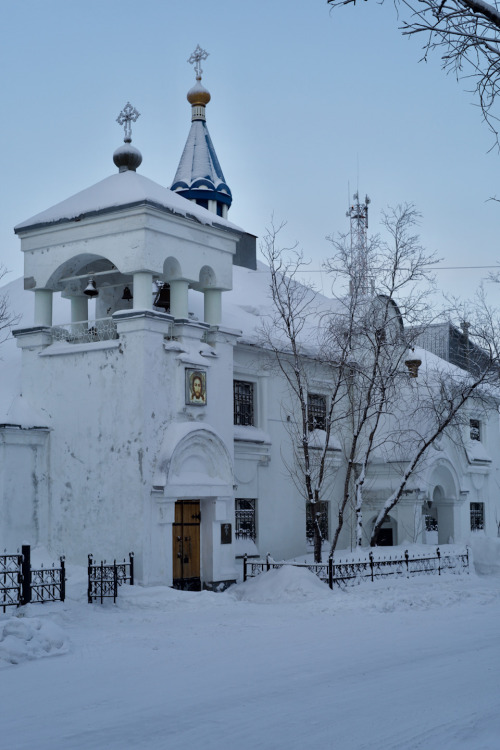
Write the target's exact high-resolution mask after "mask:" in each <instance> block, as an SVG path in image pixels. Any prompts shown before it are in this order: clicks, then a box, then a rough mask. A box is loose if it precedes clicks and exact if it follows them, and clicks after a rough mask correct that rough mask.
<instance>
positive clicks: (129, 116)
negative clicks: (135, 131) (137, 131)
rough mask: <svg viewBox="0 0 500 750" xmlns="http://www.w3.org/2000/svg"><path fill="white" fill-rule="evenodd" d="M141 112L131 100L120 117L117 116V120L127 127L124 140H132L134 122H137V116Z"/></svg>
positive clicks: (119, 123)
mask: <svg viewBox="0 0 500 750" xmlns="http://www.w3.org/2000/svg"><path fill="white" fill-rule="evenodd" d="M140 116H141V115H140V112H138V111H137V110H136V108H135V107H133V106H132V105H131V104H130V102H127V103H126V105H125V106H124V108H123V109H122V111H121V112H120V114H119V115H118V117H117V118H116V122H117V123H118V125H123V127H124V128H125V138H124V139H123V140H124V141H129V142H130V141H131V140H132V125H131V123H132V122H136V120H137V118H138V117H140Z"/></svg>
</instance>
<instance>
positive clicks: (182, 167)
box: [170, 120, 232, 206]
mask: <svg viewBox="0 0 500 750" xmlns="http://www.w3.org/2000/svg"><path fill="white" fill-rule="evenodd" d="M170 189H171V190H176V191H180V192H181V193H182V195H184V196H185V197H186V198H200V197H204V198H206V199H207V200H209V199H210V200H218V201H221V202H222V203H226V204H227V205H228V206H230V205H231V202H232V196H231V191H230V189H229V186H228V185H227V183H226V180H225V178H224V175H223V173H222V169H221V166H220V164H219V160H218V158H217V154H216V153H215V149H214V146H213V143H212V139H211V138H210V133H209V132H208V128H207V124H206V122H205V120H194V121H193V122H192V123H191V129H190V131H189V135H188V138H187V141H186V145H185V146H184V151H183V152H182V156H181V160H180V162H179V166H178V167H177V172H176V173H175V177H174V181H173V182H172V185H171V188H170ZM200 191H203V192H201V193H200Z"/></svg>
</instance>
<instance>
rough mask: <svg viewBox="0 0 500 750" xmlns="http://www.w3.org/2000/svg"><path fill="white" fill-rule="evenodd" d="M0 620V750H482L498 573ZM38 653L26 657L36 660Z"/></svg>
mask: <svg viewBox="0 0 500 750" xmlns="http://www.w3.org/2000/svg"><path fill="white" fill-rule="evenodd" d="M69 574H70V575H69V581H68V598H67V600H66V602H65V603H64V604H62V603H56V604H49V605H29V606H28V607H24V608H23V609H22V610H17V611H14V610H11V611H8V612H7V613H6V614H5V615H1V614H0V707H1V709H0V710H1V716H2V719H1V724H0V748H1V750H22V749H23V748H30V750H31V749H33V748H35V749H36V750H59V749H61V750H62V749H64V750H73V749H74V750H76V749H78V750H81V749H82V748H85V749H87V748H103V749H106V750H127V749H128V748H130V749H135V748H141V750H142V749H144V750H146V749H147V750H153V749H154V750H157V749H161V748H168V749H169V750H184V749H185V750H187V749H188V748H189V749H190V750H191V748H198V747H199V748H203V749H204V750H212V749H214V750H215V748H217V750H229V749H230V750H233V749H234V750H237V749H239V750H257V749H258V748H262V749H265V750H267V749H268V748H269V749H271V748H272V749H273V750H276V749H277V750H280V749H281V748H283V750H299V749H300V750H304V749H307V750H308V749H309V748H317V749H318V750H324V749H326V748H328V749H330V748H336V749H337V748H338V749H340V750H358V749H359V750H361V748H367V749H368V748H370V750H382V749H383V750H391V749H394V750H404V749H405V748H422V749H424V748H425V749H426V750H427V749H429V750H434V749H436V750H437V749H438V748H439V750H447V749H448V748H453V750H462V749H465V748H467V749H469V748H470V749H471V750H472V749H473V750H486V749H488V750H493V749H495V750H497V748H498V747H499V746H500V710H499V702H500V701H499V699H500V689H499V685H500V680H499V675H498V672H499V667H500V637H499V629H500V575H498V573H497V574H492V575H491V574H490V575H488V576H479V575H476V574H475V573H471V574H470V575H468V576H467V575H463V576H453V575H450V576H448V577H444V576H443V577H441V578H438V577H434V576H433V577H421V578H415V579H412V580H410V581H407V580H405V579H404V580H398V581H393V582H390V583H387V582H384V583H374V584H372V583H366V584H364V585H362V586H359V587H357V588H354V589H350V590H349V591H348V592H342V591H339V590H338V589H337V590H334V591H333V592H331V591H330V590H329V589H328V587H327V586H326V585H325V584H323V583H321V582H320V581H319V580H318V579H317V578H316V577H315V576H314V575H313V574H312V573H310V572H309V571H307V570H304V569H297V568H295V569H291V568H286V569H281V570H276V571H270V572H269V573H266V574H263V575H262V576H261V577H260V578H259V579H255V580H253V581H249V582H247V583H246V584H240V585H238V586H235V587H233V588H232V589H230V590H229V591H228V592H226V593H224V594H213V593H208V592H202V593H189V592H178V591H174V590H172V589H169V588H166V587H165V588H159V587H158V588H148V589H146V588H142V587H139V586H135V587H123V588H122V589H121V590H120V595H119V599H118V601H117V604H116V605H113V604H112V603H107V604H105V605H104V606H101V605H99V604H94V605H89V604H87V603H86V599H85V590H86V579H85V571H81V570H78V569H70V571H69ZM42 657H43V658H42Z"/></svg>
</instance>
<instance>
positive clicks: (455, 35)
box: [327, 0, 500, 144]
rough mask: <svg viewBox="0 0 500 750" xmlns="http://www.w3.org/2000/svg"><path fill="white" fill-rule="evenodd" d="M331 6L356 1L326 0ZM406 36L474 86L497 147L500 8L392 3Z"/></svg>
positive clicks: (479, 2) (461, 1) (440, 1)
mask: <svg viewBox="0 0 500 750" xmlns="http://www.w3.org/2000/svg"><path fill="white" fill-rule="evenodd" d="M327 1H328V3H329V4H330V5H331V6H332V7H338V6H341V5H349V4H351V3H352V4H354V5H355V4H356V0H327ZM395 5H396V8H397V10H398V15H399V14H400V18H401V21H400V30H401V31H402V33H403V34H404V35H409V36H414V35H421V36H422V37H423V58H422V59H426V58H427V56H428V54H429V53H430V52H434V51H438V52H439V53H440V55H441V61H442V67H443V69H444V70H446V71H452V72H453V73H455V75H456V76H457V78H467V80H470V81H471V82H472V83H473V87H474V88H473V90H474V92H475V93H476V95H477V97H478V100H479V105H480V107H481V111H482V114H483V117H484V119H485V121H486V122H487V124H488V125H489V127H490V128H491V130H492V131H493V132H494V134H495V138H496V142H497V144H498V125H497V123H498V118H497V117H496V116H495V115H494V112H493V106H494V103H495V100H496V97H497V94H498V92H499V86H500V10H499V6H498V3H497V2H493V3H487V2H484V0H395Z"/></svg>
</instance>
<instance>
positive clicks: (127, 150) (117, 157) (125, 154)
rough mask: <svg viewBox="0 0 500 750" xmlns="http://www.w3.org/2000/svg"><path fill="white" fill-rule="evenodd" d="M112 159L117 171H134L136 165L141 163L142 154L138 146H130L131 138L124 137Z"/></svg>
mask: <svg viewBox="0 0 500 750" xmlns="http://www.w3.org/2000/svg"><path fill="white" fill-rule="evenodd" d="M113 161H114V163H115V164H116V166H117V167H118V171H119V172H127V171H128V170H130V171H132V172H135V170H136V169H137V167H139V166H140V165H141V162H142V154H141V152H140V151H139V149H138V148H136V147H135V146H132V139H131V138H125V143H124V144H123V146H119V148H117V149H116V151H115V153H114V154H113Z"/></svg>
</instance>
